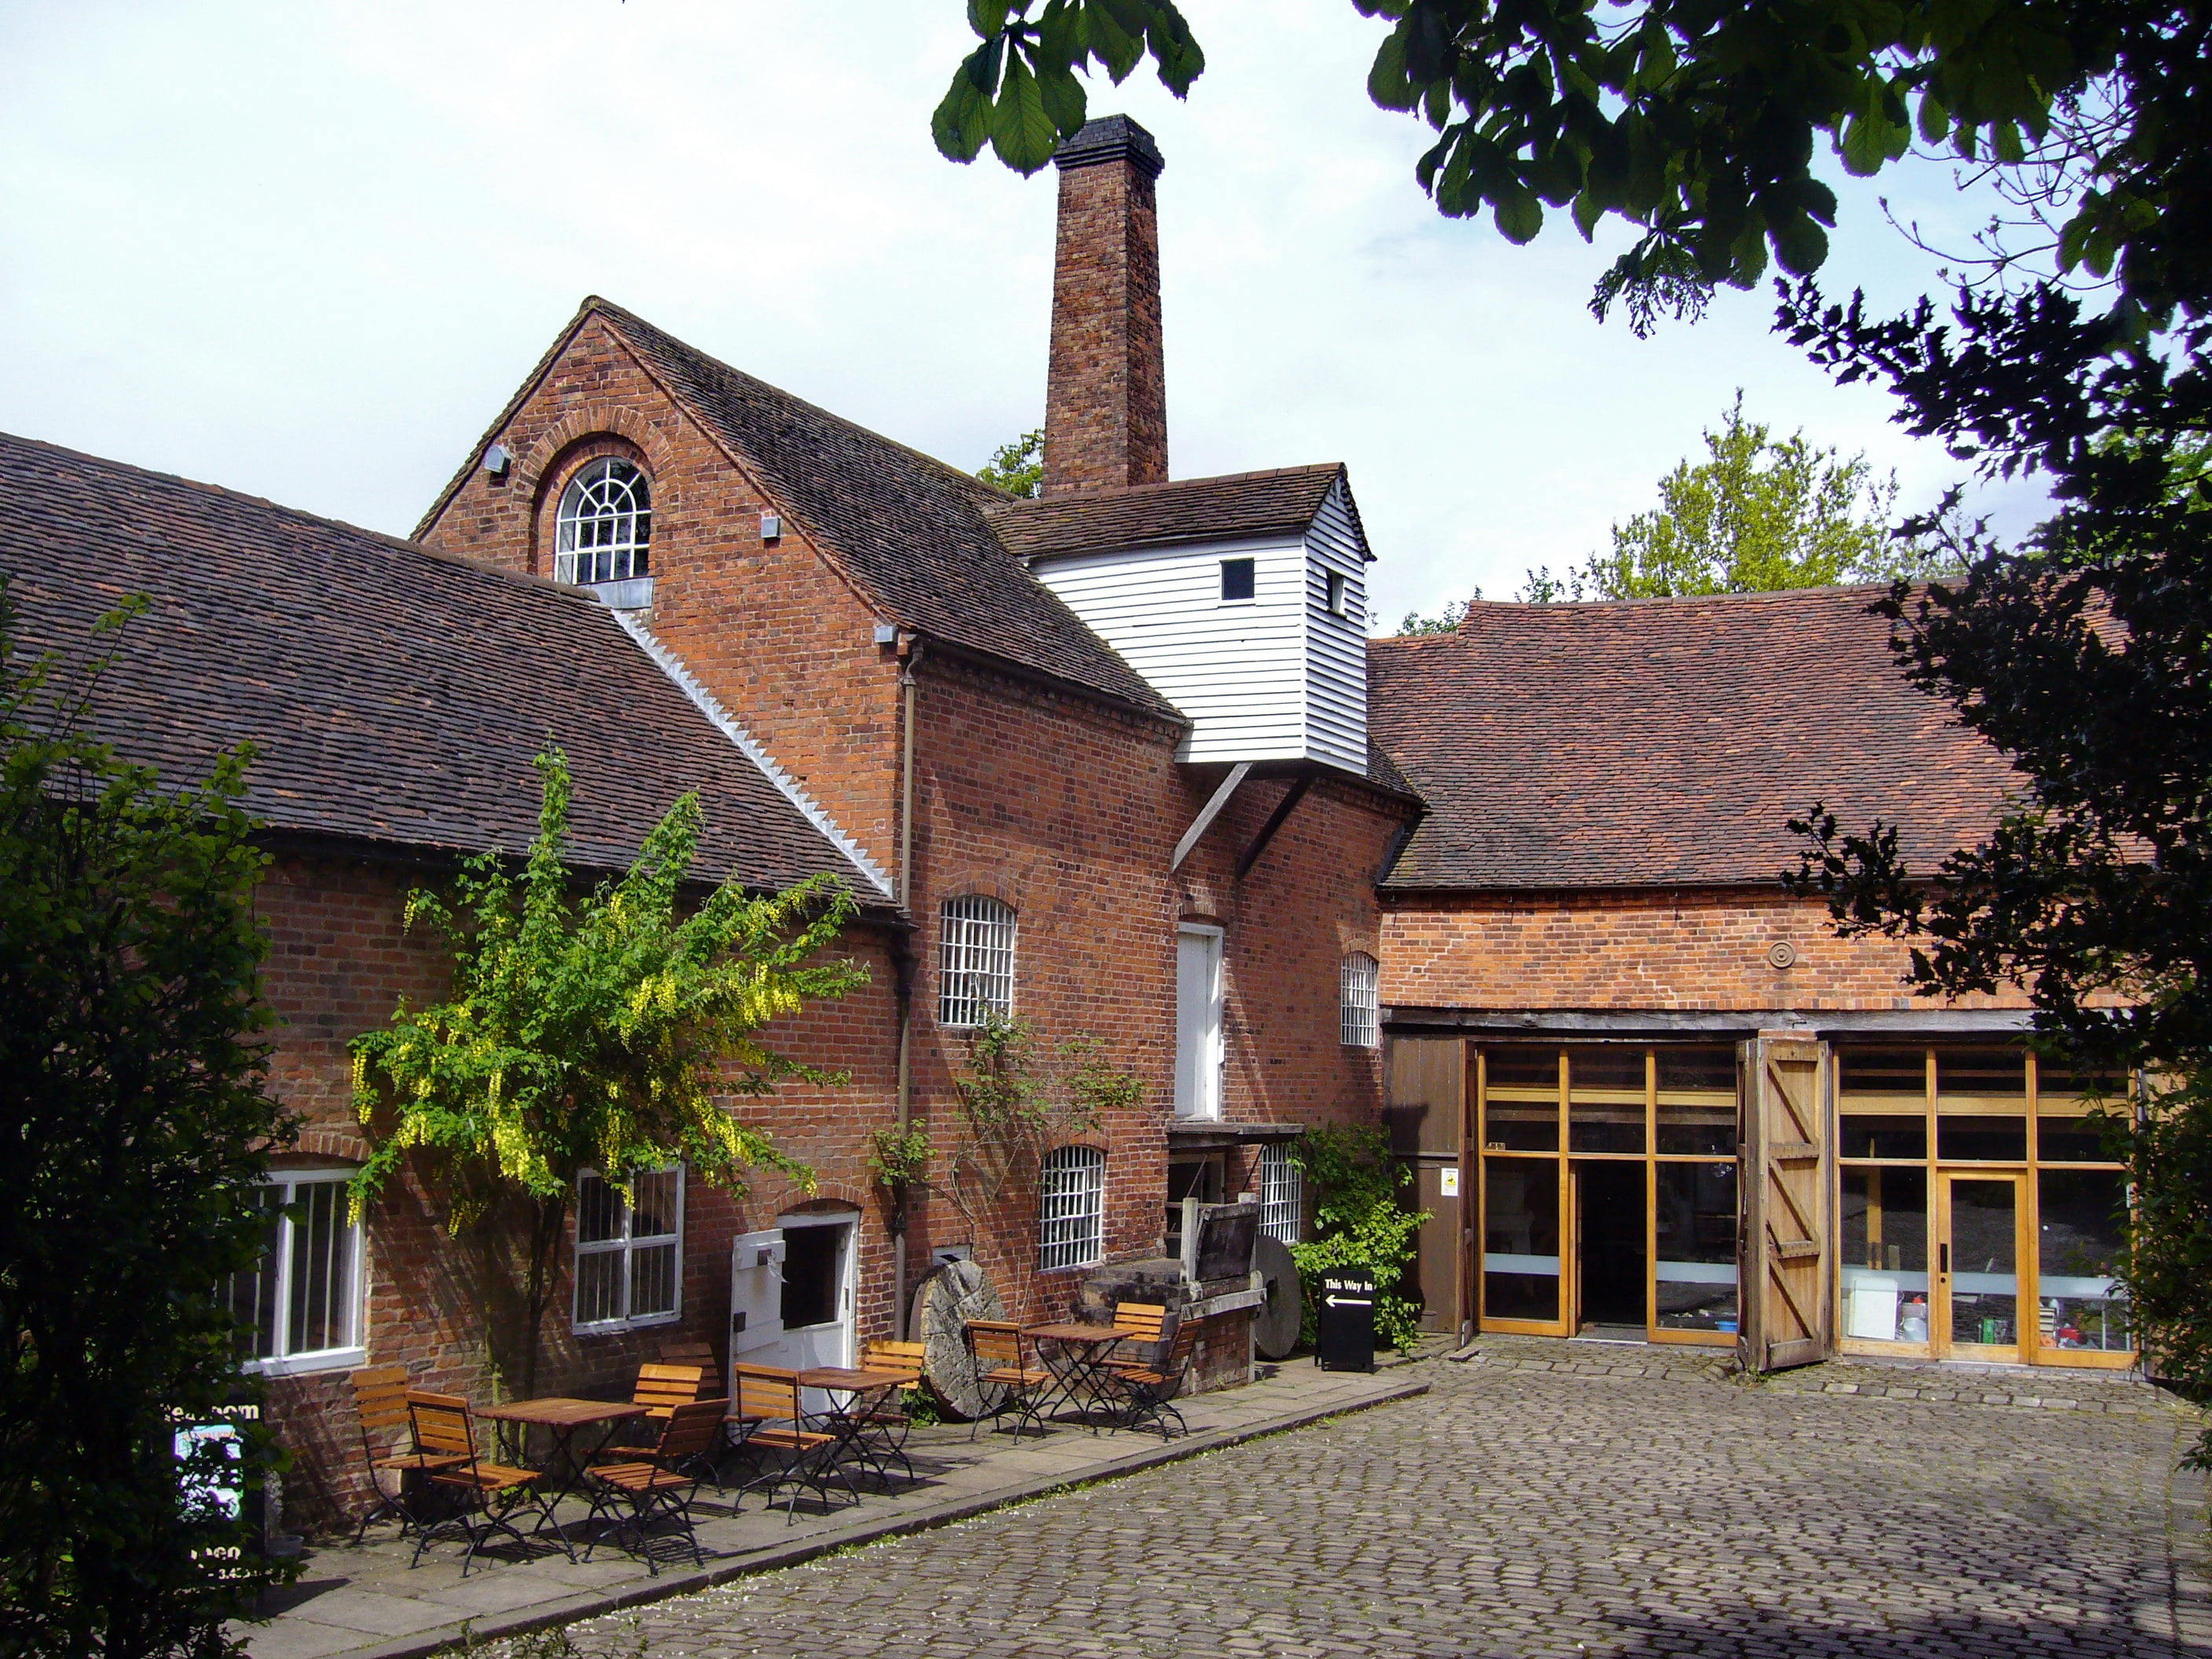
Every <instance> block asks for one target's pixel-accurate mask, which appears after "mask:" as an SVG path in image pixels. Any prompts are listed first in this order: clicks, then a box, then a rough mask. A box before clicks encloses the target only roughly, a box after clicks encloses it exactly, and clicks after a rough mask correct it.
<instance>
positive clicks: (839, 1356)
mask: <svg viewBox="0 0 2212 1659" xmlns="http://www.w3.org/2000/svg"><path fill="white" fill-rule="evenodd" d="M859 1219H860V1218H859V1216H858V1215H857V1214H855V1213H854V1212H852V1211H849V1210H843V1211H836V1212H831V1213H829V1214H826V1215H811V1214H805V1213H802V1214H798V1215H787V1216H785V1217H784V1218H783V1225H781V1226H780V1227H774V1228H770V1229H769V1230H768V1231H764V1232H757V1233H746V1234H744V1236H742V1237H739V1238H738V1240H737V1241H736V1243H733V1244H732V1245H731V1247H730V1358H731V1360H732V1363H742V1364H751V1365H775V1366H780V1367H781V1368H782V1369H784V1370H794V1371H803V1370H808V1369H810V1368H811V1367H813V1366H816V1365H850V1364H852V1363H853V1361H854V1357H855V1352H854V1319H853V1310H854V1302H855V1296H854V1291H855V1288H856V1286H855V1280H856V1277H857V1267H858V1261H857V1258H858V1256H859V1252H858V1251H857V1250H856V1249H854V1225H855V1224H856V1223H857V1222H858V1221H859ZM802 1403H803V1404H804V1405H805V1408H806V1409H807V1410H808V1411H822V1410H824V1409H826V1408H827V1407H828V1405H829V1397H828V1396H827V1395H823V1394H820V1393H818V1392H817V1390H815V1389H808V1390H807V1391H806V1394H805V1399H804V1401H803V1402H802Z"/></svg>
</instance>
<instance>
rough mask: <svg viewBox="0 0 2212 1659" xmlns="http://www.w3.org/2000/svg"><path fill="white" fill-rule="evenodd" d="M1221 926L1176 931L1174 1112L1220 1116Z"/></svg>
mask: <svg viewBox="0 0 2212 1659" xmlns="http://www.w3.org/2000/svg"><path fill="white" fill-rule="evenodd" d="M1222 1060H1223V1056H1222V1050H1221V930H1220V929H1219V928H1218V927H1179V928H1177V929H1176V1091H1175V1109H1176V1116H1177V1117H1192V1118H1218V1117H1219V1116H1220V1115H1221V1068H1222Z"/></svg>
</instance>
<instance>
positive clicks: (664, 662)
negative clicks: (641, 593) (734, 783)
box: [609, 611, 896, 898]
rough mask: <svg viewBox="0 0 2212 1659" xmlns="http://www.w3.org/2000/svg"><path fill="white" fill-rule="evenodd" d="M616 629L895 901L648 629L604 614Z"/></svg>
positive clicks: (886, 877) (831, 821) (860, 852)
mask: <svg viewBox="0 0 2212 1659" xmlns="http://www.w3.org/2000/svg"><path fill="white" fill-rule="evenodd" d="M609 614H610V615H611V616H612V617H614V619H615V621H616V622H617V623H619V624H620V625H621V628H622V630H623V633H625V634H627V635H629V636H630V638H631V639H632V640H633V641H635V642H636V644H637V647H638V649H640V650H641V651H642V652H644V653H645V654H646V655H647V657H649V658H651V659H652V660H653V665H654V666H655V667H657V668H659V670H660V671H661V672H662V673H664V674H665V675H666V676H667V677H668V678H669V679H670V681H671V682H672V683H673V684H675V686H676V688H677V689H678V690H680V691H682V692H683V693H684V696H686V697H688V698H690V701H691V704H692V707H694V708H696V709H697V710H698V711H699V712H700V713H701V714H703V715H705V716H706V717H707V720H708V722H709V723H710V724H711V725H712V726H714V729H715V730H716V731H718V732H720V733H721V734H722V735H723V736H724V737H726V738H728V739H729V740H730V741H731V742H732V744H735V745H736V746H737V748H738V751H739V752H740V753H741V754H743V755H744V757H745V758H746V759H747V760H749V761H750V762H751V763H753V765H754V766H755V767H756V768H757V769H758V770H759V772H760V774H761V775H762V776H763V777H764V778H766V779H767V780H768V781H769V782H770V783H772V784H774V785H775V787H776V789H777V790H778V791H779V792H780V793H781V794H782V796H783V798H784V799H786V800H787V801H789V802H790V803H791V804H792V805H793V806H794V807H796V808H797V809H798V810H799V814H800V816H801V817H805V820H806V821H807V822H808V823H811V824H812V825H813V826H814V828H815V829H816V830H817V832H819V833H820V835H821V836H823V839H824V840H826V841H827V842H829V844H830V845H831V846H832V847H835V848H836V849H837V850H838V851H839V852H841V853H842V854H844V855H845V856H846V858H847V859H848V860H851V862H852V864H853V866H854V868H855V869H857V870H859V871H860V873H861V874H863V875H865V876H866V877H867V878H868V879H869V880H870V881H872V882H873V883H874V884H876V887H877V890H878V891H880V892H881V893H882V894H883V896H884V897H885V898H891V897H894V896H896V890H895V889H894V888H893V887H892V886H891V878H890V873H889V872H887V871H885V870H884V867H883V866H881V865H879V864H878V863H877V862H876V861H875V860H874V859H873V858H872V857H871V856H870V855H869V854H868V852H867V849H866V848H863V847H862V846H861V845H860V843H859V842H856V841H854V839H853V837H852V836H849V835H848V834H847V833H846V832H845V829H844V828H843V826H842V825H841V824H840V823H838V822H837V821H836V819H835V818H833V817H830V816H829V811H828V809H826V808H825V807H823V805H822V803H821V802H819V801H817V800H816V799H814V797H813V796H812V795H811V794H809V793H807V792H806V789H805V787H804V786H803V785H801V784H800V783H799V780H798V779H796V778H794V777H793V776H792V775H791V774H790V773H788V772H787V771H786V770H784V769H783V767H782V766H781V764H780V763H778V762H777V761H776V759H775V757H774V756H772V755H770V754H769V752H768V750H765V749H763V747H761V744H760V742H759V739H757V738H755V737H754V736H753V734H752V733H751V732H750V731H748V730H746V728H745V727H744V725H743V724H742V723H741V722H740V721H739V720H738V719H737V717H736V716H735V715H733V714H731V713H730V712H729V710H727V709H726V708H723V707H722V705H721V703H720V702H719V701H718V700H717V699H716V698H715V696H714V693H713V692H711V691H709V690H708V689H707V688H706V686H705V685H704V684H702V683H701V682H700V680H699V678H698V677H697V676H696V675H695V674H693V673H692V671H690V669H689V668H687V667H685V666H684V663H683V661H682V659H679V658H678V656H677V655H676V653H674V652H672V651H671V650H670V649H669V648H668V647H666V646H665V645H663V644H662V643H661V642H660V641H659V639H657V638H656V637H655V636H654V635H653V630H652V629H649V628H647V626H646V625H645V624H644V623H641V622H639V621H638V620H637V619H636V618H635V617H633V616H631V615H630V614H629V612H628V611H611V612H610V613H609Z"/></svg>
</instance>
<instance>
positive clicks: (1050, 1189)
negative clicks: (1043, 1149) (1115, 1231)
mask: <svg viewBox="0 0 2212 1659" xmlns="http://www.w3.org/2000/svg"><path fill="white" fill-rule="evenodd" d="M1040 1186H1041V1189H1042V1194H1041V1199H1040V1203H1039V1214H1038V1225H1037V1266H1038V1267H1089V1266H1090V1265H1091V1263H1092V1262H1094V1261H1101V1260H1103V1258H1104V1256H1105V1254H1106V1154H1105V1153H1104V1152H1101V1151H1100V1150H1099V1149H1098V1148H1097V1147H1096V1146H1055V1147H1054V1149H1053V1150H1052V1151H1051V1152H1048V1153H1047V1154H1046V1155H1045V1160H1044V1169H1043V1171H1042V1179H1041V1182H1040Z"/></svg>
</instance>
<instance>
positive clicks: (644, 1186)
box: [629, 1170, 676, 1238]
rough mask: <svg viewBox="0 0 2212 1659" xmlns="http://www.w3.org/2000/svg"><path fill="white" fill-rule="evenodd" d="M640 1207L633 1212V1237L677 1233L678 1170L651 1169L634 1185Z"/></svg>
mask: <svg viewBox="0 0 2212 1659" xmlns="http://www.w3.org/2000/svg"><path fill="white" fill-rule="evenodd" d="M630 1191H631V1193H632V1194H633V1196H634V1197H635V1202H636V1208H635V1209H634V1210H633V1211H632V1212H631V1213H630V1218H629V1236H630V1237H632V1238H667V1237H672V1236H673V1235H674V1233H675V1231H676V1171H675V1170H646V1171H644V1172H642V1173H641V1174H640V1175H638V1176H636V1177H635V1179H634V1180H633V1181H632V1182H631V1183H630Z"/></svg>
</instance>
